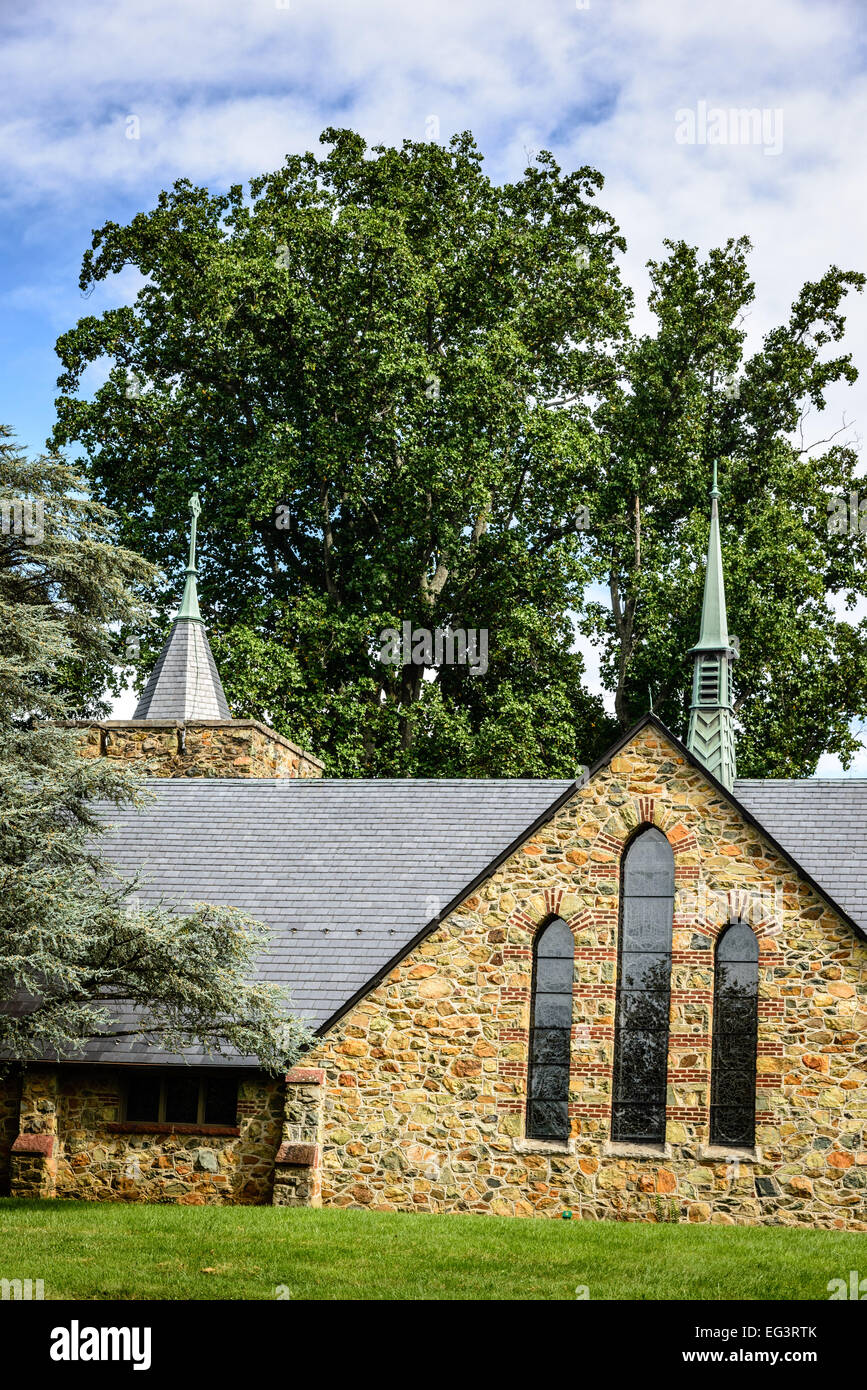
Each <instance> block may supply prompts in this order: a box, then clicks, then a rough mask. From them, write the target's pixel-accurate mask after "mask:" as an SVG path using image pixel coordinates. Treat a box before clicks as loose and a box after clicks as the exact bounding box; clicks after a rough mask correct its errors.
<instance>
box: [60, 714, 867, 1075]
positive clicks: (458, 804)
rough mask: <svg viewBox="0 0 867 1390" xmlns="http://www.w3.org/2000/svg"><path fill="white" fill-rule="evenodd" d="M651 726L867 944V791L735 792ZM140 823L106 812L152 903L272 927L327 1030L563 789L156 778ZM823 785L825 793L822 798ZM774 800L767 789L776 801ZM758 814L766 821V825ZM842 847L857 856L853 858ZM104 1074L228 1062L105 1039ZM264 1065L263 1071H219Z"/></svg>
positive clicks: (114, 853) (273, 960)
mask: <svg viewBox="0 0 867 1390" xmlns="http://www.w3.org/2000/svg"><path fill="white" fill-rule="evenodd" d="M647 725H652V726H653V727H654V728H655V729H656V730H657V731H658V732H659V733H661V734H662V735H664V736H665V738H666V739H668V740H669V741H670V743H671V744H672V745H673V746H674V747H675V748H677V749H678V750H679V752H680V753H681V754H682V755H683V756H684V757H685V758H686V759H687V761H688V762H689V763H690V764H691V765H692V766H694V767H696V768H698V769H699V770H700V771H701V773H702V774H703V776H705V777H706V778H707V780H708V781H709V782H710V783H711V785H712V786H714V787H715V788H716V790H717V791H718V792H719V794H720V796H721V797H724V798H725V799H726V800H727V801H729V802H730V803H731V804H732V805H734V806H735V807H736V809H737V810H738V811H739V812H740V814H741V815H742V816H743V817H744V818H745V819H746V820H747V821H748V822H749V823H750V824H752V825H754V826H755V827H756V829H757V830H759V831H760V832H761V833H762V834H763V835H764V836H765V837H766V839H767V840H768V841H769V842H770V844H771V845H772V846H773V847H774V848H775V849H777V850H778V851H779V852H780V853H781V854H782V855H783V856H785V858H786V859H787V860H788V861H789V862H790V863H791V864H792V866H793V868H794V869H795V870H796V871H797V872H798V873H799V874H800V875H801V876H802V877H803V878H804V879H805V880H806V881H807V882H808V883H810V884H811V885H812V886H813V887H814V888H816V889H817V891H818V892H819V893H820V894H821V895H822V896H823V897H824V899H825V900H826V901H827V902H828V903H829V905H830V906H831V907H832V908H833V909H834V910H835V911H837V912H838V913H839V914H840V916H841V917H842V918H843V919H844V920H845V921H847V922H848V923H849V924H850V925H851V926H852V928H853V929H854V930H855V931H856V932H858V934H859V935H861V936H865V935H867V895H865V892H864V887H863V885H864V880H865V876H867V829H865V827H867V815H865V810H867V783H860V782H859V783H855V784H853V783H847V782H840V783H828V782H821V781H817V782H803V781H798V782H772V783H767V782H741V783H739V784H738V789H737V790H738V791H739V792H740V793H741V795H738V794H733V793H731V792H729V791H727V790H726V788H725V787H724V786H722V784H721V783H719V782H717V781H716V779H715V778H714V777H713V776H712V775H711V774H710V773H708V771H707V769H706V768H705V767H704V766H703V765H702V764H701V763H700V762H699V761H698V760H697V759H696V758H694V757H693V756H692V755H691V754H690V753H689V751H688V750H687V749H686V748H685V746H684V745H683V744H682V743H681V742H680V740H679V739H677V738H676V737H675V736H674V735H673V734H672V733H671V732H670V731H669V730H668V729H666V728H665V725H664V724H662V723H661V721H660V720H659V719H657V718H656V716H655V715H652V714H650V715H646V716H645V717H644V718H643V719H642V720H641V721H640V722H639V723H638V724H637V725H636V726H635V727H634V728H633V729H631V730H629V732H628V733H626V734H624V735H623V736H622V737H621V738H620V739H618V741H617V743H616V744H615V745H614V746H613V747H612V748H610V749H609V750H608V752H607V753H606V754H605V755H604V757H603V758H601V759H600V760H599V761H598V762H597V763H596V764H595V765H594V767H593V768H591V769H590V773H589V775H590V776H591V777H592V776H593V774H594V773H595V772H596V771H598V770H599V769H600V768H602V767H604V766H605V765H606V764H607V763H608V762H610V760H611V759H612V758H613V757H614V756H615V755H616V753H618V752H619V751H620V749H621V748H623V747H624V746H625V745H626V744H628V743H629V742H631V740H632V739H633V738H634V737H635V736H636V735H637V734H638V733H639V732H640V731H641V729H643V728H644V727H646V726H647ZM149 786H150V787H151V788H152V789H153V790H154V791H155V793H156V798H155V801H154V802H153V803H151V804H150V805H149V806H147V807H145V808H144V809H143V810H136V809H133V808H123V809H117V808H114V807H112V808H106V812H105V814H106V818H107V819H109V820H111V821H112V823H113V825H114V827H115V828H114V829H113V830H112V832H111V834H110V837H109V838H108V839H107V841H106V843H105V851H106V853H107V854H108V856H109V857H110V858H111V859H112V861H113V862H114V863H115V864H116V865H117V866H118V867H119V868H121V869H123V870H126V871H128V872H130V873H133V872H135V871H137V870H139V869H143V870H144V872H145V874H146V875H147V878H148V882H147V883H146V884H144V885H143V887H142V889H141V890H140V897H141V899H142V901H143V902H149V901H156V900H159V899H160V898H165V899H166V900H167V901H169V902H180V903H190V902H195V901H208V902H215V903H227V904H232V905H234V906H237V907H240V908H243V909H244V910H246V911H247V912H249V913H250V914H251V915H252V916H254V917H256V918H259V919H260V920H262V921H265V922H266V923H268V925H269V926H270V928H271V930H272V933H273V937H274V942H273V946H272V950H271V953H270V955H269V956H268V958H267V960H266V961H264V962H263V965H262V974H263V976H264V977H265V978H268V979H271V980H275V981H279V982H281V983H282V984H284V985H285V986H286V987H287V988H288V989H289V990H290V992H291V996H292V1002H293V1006H294V1008H295V1009H296V1010H297V1011H298V1012H299V1013H301V1014H303V1015H304V1016H305V1018H306V1019H307V1021H308V1022H309V1023H310V1024H311V1025H312V1026H313V1027H316V1028H318V1029H319V1030H320V1031H324V1030H325V1029H326V1028H328V1027H329V1026H330V1025H331V1024H332V1023H333V1022H335V1021H336V1020H337V1019H338V1018H339V1017H340V1016H341V1015H342V1014H344V1013H345V1012H346V1011H347V1010H348V1009H349V1008H351V1007H352V1006H353V1005H354V1003H355V1002H357V1000H358V999H360V998H362V997H363V996H364V995H365V994H367V993H369V991H370V990H371V989H372V988H374V987H375V985H376V984H377V983H378V982H379V981H380V980H381V979H383V978H384V977H385V976H386V975H387V974H388V972H389V971H390V970H391V969H392V967H393V966H394V965H395V964H396V963H397V962H398V961H399V960H401V959H402V958H403V957H404V956H406V955H407V954H408V953H409V951H411V950H412V949H414V948H415V946H416V945H418V944H419V942H420V941H422V940H423V939H424V938H425V936H427V935H428V934H429V933H430V932H432V931H434V930H435V929H436V927H437V926H438V924H439V922H440V921H441V920H442V919H443V918H444V917H446V916H447V915H448V913H449V912H450V911H452V909H453V908H454V907H456V906H457V905H458V903H460V902H461V901H462V899H463V898H465V897H466V896H467V895H468V894H469V893H470V892H471V891H472V890H473V889H474V888H475V887H476V886H477V885H478V884H480V883H482V882H484V881H485V880H486V879H487V878H488V877H489V876H490V875H491V874H492V873H493V872H494V871H495V870H496V868H497V867H498V866H499V865H500V864H501V863H502V862H504V861H505V860H506V859H507V858H508V856H509V855H510V854H512V853H514V851H515V850H516V849H517V848H518V847H519V846H520V845H521V844H522V843H523V842H524V841H526V840H527V839H528V838H530V837H531V836H532V835H533V834H534V833H535V831H536V830H537V829H538V828H539V827H540V826H541V825H543V824H545V822H546V821H548V820H550V819H551V817H552V816H553V815H554V814H555V813H556V812H557V811H558V810H559V808H560V807H561V806H562V805H563V804H564V803H565V802H566V801H568V799H569V798H570V796H571V795H572V794H573V793H574V791H575V789H576V783H575V782H571V781H563V780H555V779H550V780H547V779H546V780H542V781H518V780H509V781H495V780H485V781H476V780H469V779H466V780H442V781H440V780H427V781H424V780H419V781H412V780H408V779H407V780H400V781H386V780H382V781H361V780H352V781H331V780H321V781H320V780H313V779H311V780H309V781H306V780H296V779H267V780H266V779H246V778H244V779H240V778H239V779H216V778H215V779H209V778H208V779H195V780H194V779H189V780H186V779H183V778H174V779H156V778H155V779H152V780H151V781H150V782H149ZM812 788H815V791H812V790H811V789H812ZM766 789H768V790H767V791H766ZM758 812H761V815H760V814H758ZM841 846H845V849H843V848H841ZM85 1056H86V1057H87V1058H88V1059H89V1060H91V1061H94V1062H114V1063H117V1062H123V1061H127V1062H145V1061H146V1062H149V1063H152V1064H153V1063H167V1062H180V1061H183V1060H187V1061H194V1062H205V1061H207V1062H208V1064H209V1065H213V1064H215V1063H216V1064H219V1062H220V1060H221V1059H208V1058H207V1057H206V1056H205V1055H204V1054H203V1053H201V1052H200V1051H198V1050H195V1049H189V1050H187V1051H186V1052H185V1053H184V1054H183V1055H182V1056H181V1055H167V1054H164V1053H161V1052H160V1051H158V1050H156V1049H153V1048H146V1047H143V1046H142V1045H141V1044H140V1043H138V1044H133V1043H131V1042H130V1040H128V1039H124V1040H122V1041H119V1042H118V1043H117V1044H116V1045H115V1044H113V1043H111V1042H110V1041H109V1040H107V1039H95V1040H94V1041H93V1042H92V1043H91V1044H89V1045H88V1048H87V1050H86V1053H85ZM222 1060H223V1063H224V1064H228V1063H231V1064H233V1065H239V1064H241V1065H250V1066H252V1065H254V1063H253V1060H252V1059H249V1058H248V1059H222Z"/></svg>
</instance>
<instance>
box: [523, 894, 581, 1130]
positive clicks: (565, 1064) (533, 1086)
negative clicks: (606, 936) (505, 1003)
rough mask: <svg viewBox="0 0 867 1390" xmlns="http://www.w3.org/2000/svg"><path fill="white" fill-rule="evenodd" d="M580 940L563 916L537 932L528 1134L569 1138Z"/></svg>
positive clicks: (531, 1005) (531, 1030) (531, 1029)
mask: <svg viewBox="0 0 867 1390" xmlns="http://www.w3.org/2000/svg"><path fill="white" fill-rule="evenodd" d="M574 955H575V943H574V941H573V939H572V933H571V931H570V930H569V928H568V927H567V925H566V923H565V922H564V921H563V919H562V917H555V918H554V919H553V920H552V921H550V922H549V923H548V925H547V926H545V927H543V928H542V930H541V931H540V932H539V933H538V935H537V937H536V942H535V947H534V951H533V991H532V998H531V1002H530V1008H531V1020H530V1074H529V1084H528V1086H527V1137H528V1138H530V1139H568V1138H569V1051H570V1047H569V1044H570V1039H571V1029H572V969H573V961H574Z"/></svg>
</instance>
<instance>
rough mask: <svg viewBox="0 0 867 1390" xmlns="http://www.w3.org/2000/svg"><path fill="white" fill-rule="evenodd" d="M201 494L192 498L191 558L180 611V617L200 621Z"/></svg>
mask: <svg viewBox="0 0 867 1390" xmlns="http://www.w3.org/2000/svg"><path fill="white" fill-rule="evenodd" d="M201 510H202V508H201V504H200V502H199V494H198V493H197V492H194V493H193V495H192V497H191V498H190V512H191V513H192V518H193V519H192V522H191V523H190V558H189V562H188V564H187V582H186V584H185V585H184V597H183V599H182V600H181V609H180V612H179V613H178V617H179V618H189V619H190V621H191V622H196V623H200V622H201V621H202V615H201V613H200V612H199V595H198V590H197V589H196V575H197V574H198V570H197V569H196V521H197V520H198V517H199V513H200V512H201Z"/></svg>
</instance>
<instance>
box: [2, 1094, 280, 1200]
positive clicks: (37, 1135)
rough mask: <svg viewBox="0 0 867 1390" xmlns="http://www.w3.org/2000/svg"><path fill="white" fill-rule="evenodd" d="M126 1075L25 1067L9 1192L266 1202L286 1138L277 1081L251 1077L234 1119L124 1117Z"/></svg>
mask: <svg viewBox="0 0 867 1390" xmlns="http://www.w3.org/2000/svg"><path fill="white" fill-rule="evenodd" d="M123 1084H124V1083H123V1075H122V1073H121V1072H120V1071H118V1070H113V1069H109V1068H100V1067H89V1068H86V1067H57V1068H50V1067H30V1068H28V1070H27V1073H26V1076H25V1083H24V1088H23V1092H22V1101H21V1108H20V1115H19V1116H18V1123H19V1126H20V1133H19V1135H18V1138H17V1139H16V1140H15V1143H14V1145H13V1146H12V1151H11V1163H12V1183H11V1190H12V1195H13V1196H40V1197H55V1196H56V1197H69V1198H79V1199H89V1200H94V1201H145V1202H178V1203H181V1204H185V1205H202V1204H205V1203H221V1202H231V1203H242V1204H261V1203H268V1202H270V1201H271V1197H272V1189H273V1182H274V1157H275V1154H276V1151H277V1148H278V1146H279V1144H280V1141H281V1138H282V1135H283V1124H284V1091H283V1082H282V1080H281V1079H276V1080H271V1079H268V1078H265V1077H262V1076H258V1075H256V1076H252V1077H248V1078H246V1079H244V1080H242V1081H241V1082H240V1086H239V1091H238V1123H237V1125H236V1126H231V1127H230V1126H203V1127H196V1126H184V1125H175V1126H171V1125H156V1124H153V1125H149V1124H143V1123H140V1124H125V1123H124V1122H123V1121H122V1120H121V1119H120V1116H121V1113H122V1095H123Z"/></svg>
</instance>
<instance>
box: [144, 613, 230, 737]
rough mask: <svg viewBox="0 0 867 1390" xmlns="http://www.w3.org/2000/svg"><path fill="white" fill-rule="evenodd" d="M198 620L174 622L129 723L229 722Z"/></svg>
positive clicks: (208, 645)
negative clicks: (183, 720)
mask: <svg viewBox="0 0 867 1390" xmlns="http://www.w3.org/2000/svg"><path fill="white" fill-rule="evenodd" d="M231 717H232V716H231V714H230V712H229V705H228V702H227V700H226V696H225V693H224V691H223V683H222V681H221V680H220V676H219V672H218V671H217V667H216V664H215V662H214V657H213V654H212V652H211V644H210V642H209V641H208V634H207V632H206V631H205V625H204V623H203V622H202V621H201V619H196V618H176V619H175V621H174V622H173V623H172V630H171V632H170V633H169V635H168V637H167V638H166V642H165V646H164V647H163V649H162V651H161V652H160V654H159V658H158V660H157V664H156V666H155V667H154V669H153V671H152V672H151V675H150V679H149V681H148V683H147V685H146V686H145V688H144V691H143V692H142V697H141V699H140V700H139V702H138V705H137V706H136V711H135V714H134V715H133V719H231Z"/></svg>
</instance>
